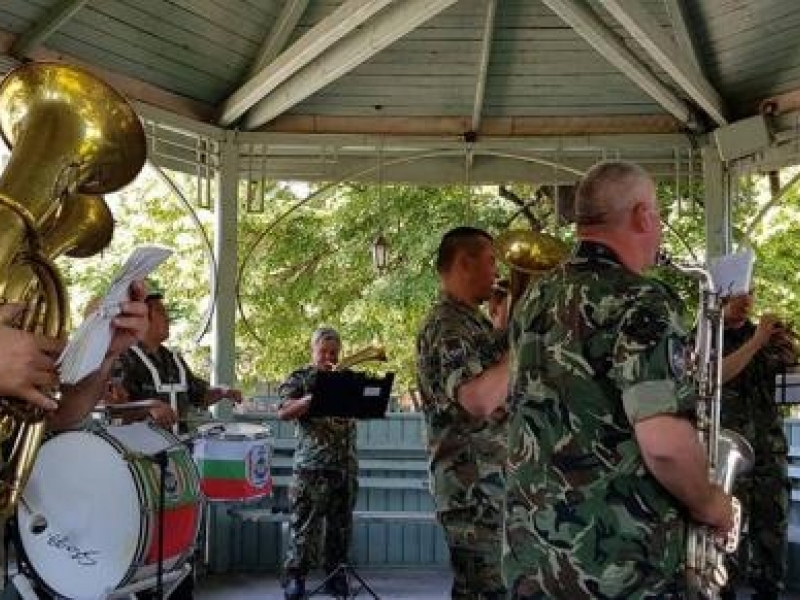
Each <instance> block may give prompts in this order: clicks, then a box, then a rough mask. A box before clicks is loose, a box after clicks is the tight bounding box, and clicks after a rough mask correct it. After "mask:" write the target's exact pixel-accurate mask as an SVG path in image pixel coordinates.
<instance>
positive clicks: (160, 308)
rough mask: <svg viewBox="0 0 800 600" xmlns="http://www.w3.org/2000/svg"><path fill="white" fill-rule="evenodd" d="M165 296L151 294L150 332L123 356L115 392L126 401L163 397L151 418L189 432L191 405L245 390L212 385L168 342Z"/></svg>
mask: <svg viewBox="0 0 800 600" xmlns="http://www.w3.org/2000/svg"><path fill="white" fill-rule="evenodd" d="M163 298H164V295H163V293H162V292H160V291H155V290H153V291H150V292H149V293H148V294H147V297H146V298H145V301H146V303H147V316H148V328H147V332H146V333H145V335H144V339H143V340H142V341H141V342H140V343H139V344H138V345H136V346H132V347H131V348H130V349H129V350H128V351H127V352H126V353H125V354H123V355H122V356H121V357H120V364H119V366H120V370H121V382H120V387H121V390H119V389H118V390H115V393H114V395H119V396H120V397H119V398H117V399H116V400H117V401H123V402H125V401H139V400H147V399H157V400H160V401H161V403H160V404H157V405H156V406H154V407H153V408H150V409H149V416H150V418H152V419H153V420H154V421H155V422H156V423H157V424H159V425H161V426H162V427H165V428H172V427H174V426H176V424H177V429H178V431H180V432H185V431H186V430H187V423H186V419H187V415H188V413H189V409H190V407H191V406H198V407H209V406H212V405H214V404H216V403H217V402H219V401H220V400H221V399H223V398H230V399H231V400H233V401H234V402H241V400H242V394H241V392H240V391H239V390H237V389H230V388H226V387H223V386H219V387H212V386H210V385H209V384H208V382H207V381H205V380H204V379H202V378H200V377H198V376H197V375H195V374H194V373H193V372H192V370H191V369H190V368H189V365H188V364H187V363H186V361H185V360H184V359H183V357H182V356H181V355H180V353H179V352H178V351H176V350H172V349H170V348H167V347H166V346H165V345H164V342H166V341H167V339H169V316H168V314H167V309H166V307H165V306H164V301H163ZM113 399H114V398H112V400H113Z"/></svg>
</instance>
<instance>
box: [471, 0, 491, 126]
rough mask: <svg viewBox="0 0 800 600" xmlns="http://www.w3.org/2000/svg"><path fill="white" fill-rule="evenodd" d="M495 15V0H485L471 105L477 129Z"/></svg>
mask: <svg viewBox="0 0 800 600" xmlns="http://www.w3.org/2000/svg"><path fill="white" fill-rule="evenodd" d="M496 16H497V0H487V2H486V17H485V19H484V23H483V40H482V42H481V57H480V61H479V62H478V78H477V82H476V84H475V102H474V103H473V105H472V128H471V129H470V130H471V131H478V129H480V127H481V116H482V114H483V102H484V98H485V97H486V77H487V75H488V73H489V59H490V58H491V56H492V40H493V39H494V25H495V19H496Z"/></svg>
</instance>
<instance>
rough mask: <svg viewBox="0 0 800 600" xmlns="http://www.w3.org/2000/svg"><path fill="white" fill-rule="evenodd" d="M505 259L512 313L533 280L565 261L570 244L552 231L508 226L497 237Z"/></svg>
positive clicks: (496, 247) (501, 254) (500, 257)
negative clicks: (547, 232)
mask: <svg viewBox="0 0 800 600" xmlns="http://www.w3.org/2000/svg"><path fill="white" fill-rule="evenodd" d="M494 245H495V251H496V253H497V256H498V258H499V259H500V261H501V262H503V263H504V264H506V265H508V268H509V273H510V275H509V286H508V287H509V297H510V304H509V314H510V313H511V309H512V308H513V306H514V304H515V303H516V301H517V300H519V299H520V298H521V297H522V294H524V293H525V290H526V289H527V288H528V285H529V284H530V282H531V280H532V279H533V278H535V277H540V276H542V275H543V274H544V273H547V272H548V271H549V270H551V269H553V268H554V267H556V265H558V264H559V263H561V262H562V261H563V260H564V259H565V258H566V257H567V255H568V254H569V247H568V246H567V244H565V243H564V242H562V241H561V240H559V239H558V238H556V237H553V236H552V235H548V234H546V233H541V232H537V231H533V230H530V229H508V230H506V231H504V232H503V233H501V234H500V235H498V236H497V238H496V239H495V241H494Z"/></svg>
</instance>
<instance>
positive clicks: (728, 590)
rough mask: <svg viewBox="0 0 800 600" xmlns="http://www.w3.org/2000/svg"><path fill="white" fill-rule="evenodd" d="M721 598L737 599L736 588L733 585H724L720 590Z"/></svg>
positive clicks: (726, 599)
mask: <svg viewBox="0 0 800 600" xmlns="http://www.w3.org/2000/svg"><path fill="white" fill-rule="evenodd" d="M719 598H720V600H736V590H735V589H733V587H728V586H726V587H724V588H722V589H720V591H719Z"/></svg>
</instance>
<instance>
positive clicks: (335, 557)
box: [284, 468, 358, 577]
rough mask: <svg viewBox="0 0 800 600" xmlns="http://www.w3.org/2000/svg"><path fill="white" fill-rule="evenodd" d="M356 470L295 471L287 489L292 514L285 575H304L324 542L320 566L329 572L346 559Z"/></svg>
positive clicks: (350, 532)
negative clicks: (350, 471) (289, 487)
mask: <svg viewBox="0 0 800 600" xmlns="http://www.w3.org/2000/svg"><path fill="white" fill-rule="evenodd" d="M356 475H357V469H355V468H354V469H353V471H352V473H349V472H345V471H340V470H322V469H304V470H300V471H295V477H294V482H293V483H292V487H291V489H290V490H289V500H290V503H291V510H292V517H291V520H290V521H289V530H290V534H291V535H290V539H289V549H288V551H287V553H286V561H285V562H284V570H285V575H286V576H287V577H305V575H306V574H307V573H308V571H309V570H310V569H311V567H312V566H314V565H316V564H319V563H320V560H319V550H320V547H321V546H322V544H323V543H324V546H325V551H324V554H323V560H322V563H323V566H324V567H325V570H326V572H330V571H333V570H334V569H335V568H336V567H337V566H338V565H339V563H342V562H346V561H347V553H348V551H349V549H350V540H351V538H352V536H353V507H354V506H355V503H356V492H357V491H358V480H357V478H356Z"/></svg>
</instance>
